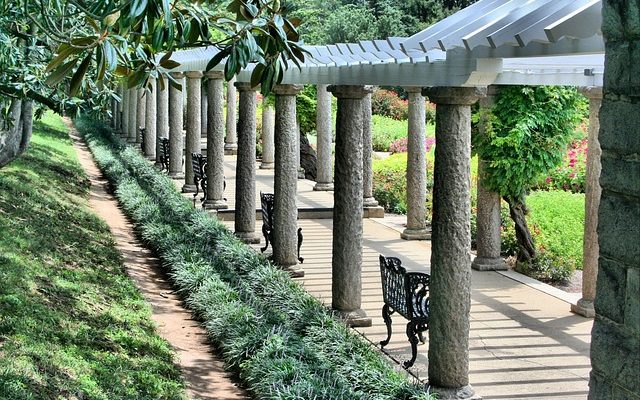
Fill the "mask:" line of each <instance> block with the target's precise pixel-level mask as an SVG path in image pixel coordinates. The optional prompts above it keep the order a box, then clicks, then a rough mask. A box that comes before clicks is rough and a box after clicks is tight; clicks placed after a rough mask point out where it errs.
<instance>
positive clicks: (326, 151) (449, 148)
mask: <svg viewBox="0 0 640 400" xmlns="http://www.w3.org/2000/svg"><path fill="white" fill-rule="evenodd" d="M184 76H185V74H183V73H173V78H174V79H176V80H178V81H182V79H183V78H184ZM204 76H205V77H206V84H205V92H206V104H207V106H206V121H205V122H204V123H203V121H202V118H203V117H202V113H203V110H204V109H205V108H204V107H203V106H202V104H203V103H202V92H201V88H202V78H203V74H202V73H201V72H188V73H186V77H187V84H186V87H187V121H186V143H187V153H186V157H184V154H183V151H184V147H185V146H184V138H183V93H182V92H181V90H180V89H178V88H176V87H174V86H171V87H169V85H167V84H166V83H165V84H164V85H158V84H157V83H155V94H154V93H152V92H147V93H146V96H147V98H146V101H144V102H143V101H141V100H140V99H141V98H142V97H144V96H143V92H142V91H140V90H132V89H125V88H124V87H120V89H119V90H120V92H121V93H122V99H123V100H122V102H121V103H120V104H114V112H115V114H116V117H115V118H114V123H115V124H116V128H117V129H118V130H120V131H121V132H122V135H123V136H124V137H126V138H127V139H128V140H130V141H139V140H140V138H139V137H138V136H137V133H136V131H137V129H135V128H136V127H137V126H141V125H138V124H139V123H141V121H143V122H144V125H145V126H146V127H147V129H146V133H147V135H148V136H146V137H145V138H144V143H145V146H144V152H145V154H146V155H147V156H148V157H149V158H151V159H153V158H154V156H155V154H157V153H158V150H157V143H158V142H159V140H160V139H161V138H165V137H167V136H168V137H169V141H170V156H171V165H170V170H169V174H170V176H171V177H172V178H176V179H185V184H184V186H183V190H185V191H189V190H192V188H190V187H189V185H192V176H191V175H190V170H191V168H190V162H191V155H190V153H191V152H193V153H199V152H200V150H201V149H200V148H201V145H200V143H201V142H200V139H201V132H202V126H203V124H204V126H206V135H207V136H206V137H207V148H206V152H207V161H208V166H209V167H208V168H207V171H206V173H207V177H208V180H209V185H208V188H207V191H208V193H207V194H208V200H207V201H206V202H205V203H204V207H205V208H207V209H224V208H227V207H228V205H227V203H226V201H225V200H224V198H223V185H224V176H223V172H222V171H223V155H224V154H229V153H236V154H237V163H236V191H235V203H236V209H235V232H236V235H237V236H238V237H239V238H240V239H241V240H243V241H245V242H247V243H256V242H258V241H259V240H260V238H259V236H258V235H257V234H256V229H255V225H256V210H255V206H256V205H255V198H256V196H255V194H256V193H255V190H256V187H255V176H256V157H255V154H256V148H255V146H256V107H257V101H256V97H257V96H256V95H257V90H258V89H259V88H258V87H251V85H250V84H248V83H244V82H235V83H233V82H229V83H228V85H227V100H226V101H227V103H226V104H227V107H228V108H227V119H226V124H225V123H224V120H223V119H224V118H223V115H224V113H223V108H224V104H225V101H224V85H223V75H222V73H220V72H214V71H211V72H207V73H206V74H205V75H204ZM161 86H162V87H164V89H161ZM152 87H153V86H152ZM236 90H237V91H238V92H239V108H238V113H237V114H238V120H237V123H236V120H235V118H236V117H235V114H236V107H235V104H236V100H235V97H236ZM300 90H301V86H298V85H277V86H275V87H274V90H273V92H274V93H275V96H276V102H275V108H273V109H272V110H269V107H265V110H266V111H265V114H263V140H265V144H264V145H263V151H264V153H265V154H264V156H263V160H262V164H261V165H260V168H274V194H275V209H274V219H275V224H276V225H277V226H278V227H279V229H278V230H276V234H277V236H276V237H275V238H274V243H273V246H274V253H273V259H274V262H275V263H276V264H277V265H280V266H281V267H282V268H283V269H285V270H287V271H289V272H290V273H291V274H292V275H293V276H302V275H304V271H303V270H302V269H301V268H300V266H299V265H298V262H297V254H296V247H297V246H296V244H297V217H298V213H297V210H298V207H297V203H296V193H297V173H296V172H297V168H298V164H297V163H298V161H297V158H298V154H297V153H298V152H299V150H298V141H299V137H298V130H297V129H298V128H297V124H296V119H297V116H296V106H295V104H296V101H295V97H296V95H297V94H298V93H299V91H300ZM371 92H372V87H370V86H364V85H330V86H327V85H318V102H317V107H318V108H317V132H318V141H317V149H318V179H317V183H316V185H315V187H314V190H333V191H334V209H333V253H332V308H333V309H334V310H335V311H336V312H337V313H338V315H340V316H341V317H342V318H343V319H344V320H345V322H346V323H348V324H349V325H351V326H369V325H371V318H370V317H369V316H367V315H366V313H365V312H364V310H363V309H362V281H361V269H362V247H363V239H362V234H363V222H362V218H363V216H364V212H365V210H366V208H367V207H376V206H377V202H376V201H375V199H374V198H373V194H372V183H371V181H372V171H371V163H372V161H371V125H370V121H371V106H370V101H371V97H370V96H371ZM407 92H408V93H409V127H408V136H409V139H408V165H407V190H408V193H407V199H408V216H407V228H406V229H405V231H404V232H403V233H402V237H403V238H404V239H407V240H423V239H428V238H431V240H432V254H431V275H432V280H431V288H430V290H431V303H430V307H431V320H430V329H429V336H430V350H429V354H428V356H429V382H430V385H431V386H432V388H433V390H434V391H435V392H437V393H439V394H440V396H441V397H442V398H473V396H474V394H473V393H474V392H473V389H472V388H471V386H469V381H468V364H469V356H468V338H469V313H470V285H471V269H472V263H471V258H470V251H471V242H470V230H469V220H470V160H471V154H470V149H471V144H470V139H471V118H470V117H471V108H470V106H471V105H472V104H473V103H475V102H476V101H477V100H478V99H482V100H481V106H482V107H490V106H491V103H492V101H493V97H494V96H495V93H496V92H495V90H493V89H492V88H489V92H488V96H487V90H486V89H484V88H483V89H478V88H461V87H456V88H454V87H435V88H426V89H423V88H420V87H410V88H407ZM331 94H332V95H333V96H334V97H336V98H337V116H336V125H335V126H336V135H335V136H336V137H335V179H334V173H332V171H331V165H332V162H331V161H332V159H331V154H332V129H331V125H332V124H331V97H330V95H331ZM425 96H427V97H428V98H429V100H430V101H432V102H433V103H435V104H436V105H437V108H436V142H437V146H436V153H435V166H434V191H433V223H432V227H433V231H432V232H431V233H430V232H429V231H428V230H427V227H426V225H425V220H426V218H425V217H426V215H425V212H426V210H425V199H426V193H425V191H426V168H425V166H426V164H425ZM592 101H593V104H594V105H592V113H593V112H594V108H593V107H595V104H596V101H597V96H596V95H595V94H594V95H593V96H592ZM143 109H144V110H143ZM156 111H157V112H156ZM145 112H146V114H144V113H145ZM140 115H145V118H142V117H140ZM141 118H142V119H141ZM154 122H155V125H154ZM592 123H593V122H592ZM225 125H226V126H225ZM236 127H237V130H236ZM149 128H151V129H149ZM595 129H597V128H595V127H594V128H592V133H591V135H594V134H595V133H593V132H595ZM481 130H482V124H481ZM152 136H153V137H152ZM590 141H591V136H590ZM184 159H186V168H184V169H183V160H184ZM595 168H596V167H593V169H595ZM183 170H184V171H186V172H187V173H186V174H184V173H183ZM479 171H480V172H479V173H480V175H482V171H483V162H482V160H480V167H479ZM190 179H191V181H190ZM588 180H589V179H588ZM481 182H482V179H481V176H480V177H479V178H478V257H477V258H476V260H475V261H474V263H473V268H475V269H481V270H483V269H502V268H505V264H504V261H503V260H502V259H501V258H500V237H499V229H500V228H499V227H500V197H499V196H498V195H497V194H495V193H491V192H490V191H488V190H486V188H484V187H483V186H482V183H481ZM596 183H597V182H596ZM595 207H596V208H597V205H596V206H595ZM588 218H589V217H588ZM588 225H589V226H594V224H593V221H591V222H590V223H589V224H588ZM593 234H595V231H594V229H588V233H587V231H585V235H593ZM591 258H592V257H591ZM596 265H597V264H596ZM590 271H592V269H591V270H590ZM585 274H586V275H587V276H588V277H589V276H593V273H588V272H587V271H585ZM585 279H592V280H593V281H595V277H593V278H585ZM593 287H595V285H587V287H586V289H585V290H586V292H585V293H584V296H583V297H584V299H583V301H582V303H581V304H579V305H578V306H580V305H582V306H585V304H586V305H587V306H588V305H589V304H592V303H589V302H592V300H593V293H592V291H593V290H592V289H593ZM456 396H457V397H456Z"/></svg>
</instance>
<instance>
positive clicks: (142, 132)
mask: <svg viewBox="0 0 640 400" xmlns="http://www.w3.org/2000/svg"><path fill="white" fill-rule="evenodd" d="M139 129H140V151H142V154H144V141H145V136H146V133H147V128H143V127H140V128H139Z"/></svg>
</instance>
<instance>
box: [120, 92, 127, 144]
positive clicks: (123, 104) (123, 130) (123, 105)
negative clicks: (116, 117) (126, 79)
mask: <svg viewBox="0 0 640 400" xmlns="http://www.w3.org/2000/svg"><path fill="white" fill-rule="evenodd" d="M120 88H121V91H120V96H121V98H122V100H121V101H120V105H119V106H118V110H119V113H120V129H119V133H120V137H121V138H126V137H127V133H128V131H129V118H128V115H127V112H126V110H127V108H128V105H129V91H128V90H127V88H126V86H125V85H124V84H121V86H120Z"/></svg>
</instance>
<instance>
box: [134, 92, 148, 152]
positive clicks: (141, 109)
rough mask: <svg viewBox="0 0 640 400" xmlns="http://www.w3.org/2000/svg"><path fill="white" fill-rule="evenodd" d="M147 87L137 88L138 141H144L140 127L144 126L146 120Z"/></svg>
mask: <svg viewBox="0 0 640 400" xmlns="http://www.w3.org/2000/svg"><path fill="white" fill-rule="evenodd" d="M145 97H146V96H145V89H137V90H136V102H137V104H136V143H142V132H140V128H144V124H145V122H146V118H145V113H146V111H147V110H146V105H147V104H146V100H145Z"/></svg>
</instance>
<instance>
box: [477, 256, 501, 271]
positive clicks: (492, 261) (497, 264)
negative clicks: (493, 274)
mask: <svg viewBox="0 0 640 400" xmlns="http://www.w3.org/2000/svg"><path fill="white" fill-rule="evenodd" d="M471 268H473V269H475V270H476V271H506V270H508V269H509V266H508V265H507V263H506V262H504V260H503V259H502V257H476V258H475V259H474V260H473V262H472V263H471Z"/></svg>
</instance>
